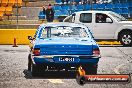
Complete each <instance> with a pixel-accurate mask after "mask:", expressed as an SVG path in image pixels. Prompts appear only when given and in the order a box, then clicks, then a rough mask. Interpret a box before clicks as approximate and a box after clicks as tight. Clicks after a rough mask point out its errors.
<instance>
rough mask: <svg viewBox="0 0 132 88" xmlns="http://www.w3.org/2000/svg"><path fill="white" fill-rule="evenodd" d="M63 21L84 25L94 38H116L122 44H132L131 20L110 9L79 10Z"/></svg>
mask: <svg viewBox="0 0 132 88" xmlns="http://www.w3.org/2000/svg"><path fill="white" fill-rule="evenodd" d="M63 22H72V23H82V24H84V25H86V26H87V27H88V28H89V29H90V30H91V32H92V34H93V36H94V38H95V40H117V41H120V42H121V44H122V45H124V46H132V21H127V20H126V19H125V18H124V17H123V16H121V15H119V14H117V13H114V12H112V11H79V12H75V13H73V14H72V15H70V16H68V17H66V18H65V19H64V20H63Z"/></svg>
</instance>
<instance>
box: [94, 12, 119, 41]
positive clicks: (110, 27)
mask: <svg viewBox="0 0 132 88" xmlns="http://www.w3.org/2000/svg"><path fill="white" fill-rule="evenodd" d="M100 15H101V16H100ZM117 28H118V24H117V23H116V22H114V21H113V20H112V19H111V17H109V16H108V15H106V14H102V13H96V14H95V24H93V36H94V38H95V39H113V38H114V34H115V31H116V29H117Z"/></svg>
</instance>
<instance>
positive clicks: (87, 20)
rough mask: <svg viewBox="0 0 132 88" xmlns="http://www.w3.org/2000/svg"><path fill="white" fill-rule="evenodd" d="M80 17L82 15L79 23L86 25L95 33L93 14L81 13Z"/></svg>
mask: <svg viewBox="0 0 132 88" xmlns="http://www.w3.org/2000/svg"><path fill="white" fill-rule="evenodd" d="M79 15H80V18H79V22H80V23H83V24H84V25H86V26H87V27H88V28H89V29H90V31H91V32H92V33H93V30H92V29H93V23H92V22H93V19H92V18H93V16H92V13H81V14H79Z"/></svg>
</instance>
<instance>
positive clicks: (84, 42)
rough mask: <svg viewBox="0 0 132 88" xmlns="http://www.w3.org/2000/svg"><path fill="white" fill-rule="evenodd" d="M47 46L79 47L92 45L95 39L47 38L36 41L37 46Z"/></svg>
mask: <svg viewBox="0 0 132 88" xmlns="http://www.w3.org/2000/svg"><path fill="white" fill-rule="evenodd" d="M47 44H50V45H52V44H79V45H92V44H93V39H90V38H47V39H38V40H36V44H35V45H47Z"/></svg>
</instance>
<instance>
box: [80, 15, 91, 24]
mask: <svg viewBox="0 0 132 88" xmlns="http://www.w3.org/2000/svg"><path fill="white" fill-rule="evenodd" d="M80 22H82V23H91V22H92V13H81V14H80Z"/></svg>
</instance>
